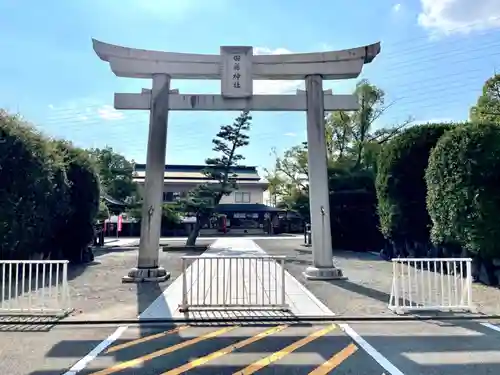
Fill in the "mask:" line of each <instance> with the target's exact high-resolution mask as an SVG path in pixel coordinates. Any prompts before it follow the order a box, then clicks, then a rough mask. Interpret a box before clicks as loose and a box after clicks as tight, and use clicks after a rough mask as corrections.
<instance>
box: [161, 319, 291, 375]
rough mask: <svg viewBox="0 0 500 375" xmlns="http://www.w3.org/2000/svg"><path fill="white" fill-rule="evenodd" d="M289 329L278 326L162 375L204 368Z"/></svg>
mask: <svg viewBox="0 0 500 375" xmlns="http://www.w3.org/2000/svg"><path fill="white" fill-rule="evenodd" d="M286 328H288V325H282V326H278V327H273V328H271V329H268V330H267V331H264V332H261V333H259V334H257V335H255V336H253V337H249V338H247V339H245V340H242V341H239V342H237V343H236V344H233V345H229V346H226V347H225V348H223V349H221V350H218V351H216V352H213V353H211V354H208V355H206V356H204V357H200V358H197V359H195V360H193V361H191V362H188V363H186V364H184V365H182V366H179V367H177V368H174V369H172V370H170V371H167V372H164V373H163V374H161V375H178V374H182V373H184V372H186V371H189V370H191V369H193V368H195V367H198V366H202V365H204V364H205V363H207V362H209V361H212V360H214V359H216V358H219V357H222V356H223V355H226V354H228V353H231V352H233V351H235V350H236V349H239V348H242V347H244V346H247V345H250V344H251V343H254V342H256V341H259V340H261V339H263V338H264V337H267V336H269V335H272V334H273V333H277V332H280V331H283V330H284V329H286Z"/></svg>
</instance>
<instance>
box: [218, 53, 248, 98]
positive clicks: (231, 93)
mask: <svg viewBox="0 0 500 375" xmlns="http://www.w3.org/2000/svg"><path fill="white" fill-rule="evenodd" d="M252 52H253V48H252V47H221V48H220V56H221V94H222V96H223V97H226V98H249V97H251V96H252V94H253V79H252V55H253V53H252Z"/></svg>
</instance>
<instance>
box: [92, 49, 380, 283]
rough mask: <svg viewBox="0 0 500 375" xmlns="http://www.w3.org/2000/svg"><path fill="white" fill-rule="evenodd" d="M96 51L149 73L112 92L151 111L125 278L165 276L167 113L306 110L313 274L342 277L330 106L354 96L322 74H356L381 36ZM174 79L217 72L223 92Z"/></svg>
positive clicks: (124, 70) (127, 68)
mask: <svg viewBox="0 0 500 375" xmlns="http://www.w3.org/2000/svg"><path fill="white" fill-rule="evenodd" d="M92 41H93V46H94V51H95V52H96V54H97V56H99V58H100V59H101V60H103V61H106V62H108V63H109V65H110V67H111V70H112V71H113V73H114V74H115V75H116V76H118V77H129V78H145V79H152V81H153V84H152V89H143V90H142V92H141V93H138V94H128V93H127V94H119V93H117V94H115V99H114V106H115V109H133V110H148V111H150V120H149V137H148V146H147V160H146V181H145V190H144V191H145V194H144V203H143V208H142V218H143V219H142V220H141V239H140V245H139V257H138V263H137V267H136V268H133V269H131V270H130V272H129V273H128V275H127V276H125V277H124V278H123V281H124V282H141V281H163V280H166V279H167V278H168V277H169V276H170V274H169V273H168V272H167V271H166V270H165V269H164V268H162V267H160V266H159V264H158V258H159V242H160V234H161V233H160V229H161V206H162V196H163V183H164V168H165V156H166V142H167V123H168V112H169V110H173V111H241V110H249V111H306V112H307V143H308V163H309V200H310V210H311V228H312V246H313V259H314V260H313V266H312V267H308V268H307V269H306V271H305V272H304V274H305V276H306V277H307V278H308V279H337V278H342V271H341V270H340V269H338V268H335V267H334V265H333V257H332V240H331V233H330V209H329V199H328V198H329V197H328V193H329V192H328V176H327V155H326V142H325V121H324V112H325V111H340V110H346V111H349V110H356V109H358V99H357V97H356V96H354V95H333V94H332V93H331V91H330V90H328V91H326V92H324V91H323V80H324V79H326V80H333V79H349V78H356V77H358V76H359V74H360V73H361V70H362V68H363V65H364V64H367V63H370V62H372V60H373V59H374V58H375V57H376V56H377V55H378V54H379V52H380V43H375V44H372V45H367V46H363V47H359V48H353V49H347V50H342V51H333V52H321V53H301V54H286V55H253V48H252V47H239V46H230V47H221V48H220V55H202V54H188V53H173V52H160V51H148V50H142V49H134V48H127V47H121V46H116V45H112V44H107V43H103V42H100V41H98V40H95V39H93V40H92ZM172 79H218V80H220V81H221V94H222V95H198V94H194V95H193V94H188V95H183V94H180V93H179V91H178V90H171V89H170V82H171V80H172ZM254 79H260V80H305V83H306V90H305V92H304V91H302V90H297V94H296V95H253V80H254Z"/></svg>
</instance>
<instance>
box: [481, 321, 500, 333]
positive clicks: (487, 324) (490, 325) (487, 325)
mask: <svg viewBox="0 0 500 375" xmlns="http://www.w3.org/2000/svg"><path fill="white" fill-rule="evenodd" d="M481 325H482V326H484V327H486V328H489V329H492V330H493V331H497V332H500V327H499V326H496V325H494V324H491V323H481Z"/></svg>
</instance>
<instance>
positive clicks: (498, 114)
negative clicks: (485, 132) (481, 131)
mask: <svg viewBox="0 0 500 375" xmlns="http://www.w3.org/2000/svg"><path fill="white" fill-rule="evenodd" d="M470 119H471V121H474V122H489V123H495V124H500V74H495V75H494V76H493V77H491V78H489V79H488V80H487V81H486V82H485V84H484V86H483V93H482V95H481V96H480V97H479V98H478V100H477V103H476V105H475V106H473V107H472V108H471V109H470Z"/></svg>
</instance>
